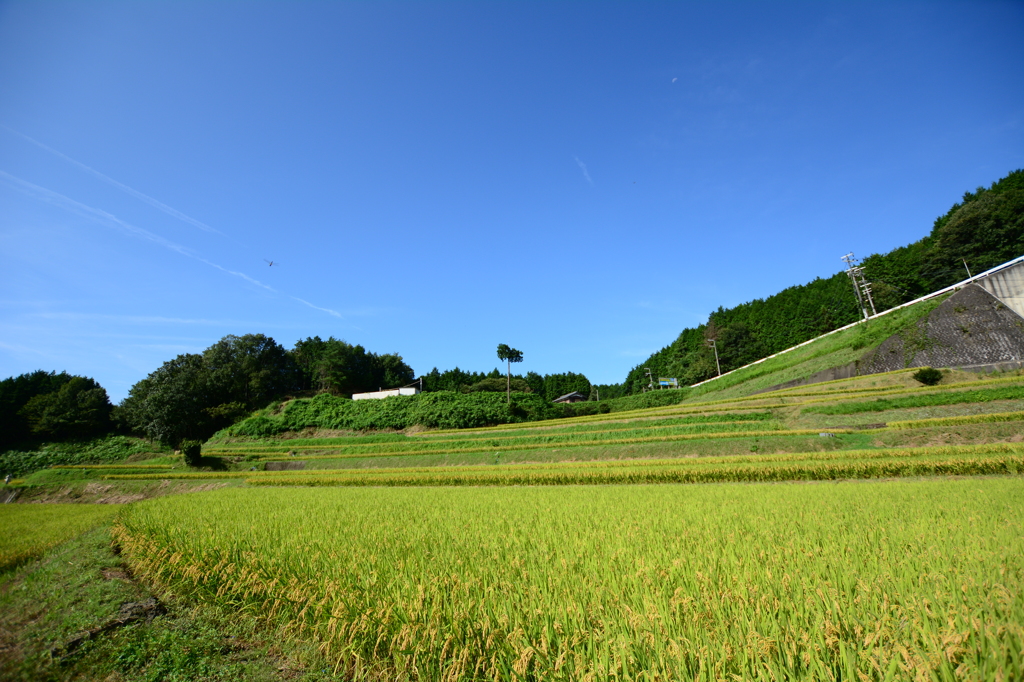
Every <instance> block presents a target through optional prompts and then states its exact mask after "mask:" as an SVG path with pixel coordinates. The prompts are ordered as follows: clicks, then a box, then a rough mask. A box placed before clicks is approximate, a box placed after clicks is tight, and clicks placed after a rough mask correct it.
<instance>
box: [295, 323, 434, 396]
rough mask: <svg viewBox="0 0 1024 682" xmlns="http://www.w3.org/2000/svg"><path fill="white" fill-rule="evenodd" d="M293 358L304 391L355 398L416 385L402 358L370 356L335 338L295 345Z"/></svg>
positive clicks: (306, 340)
mask: <svg viewBox="0 0 1024 682" xmlns="http://www.w3.org/2000/svg"><path fill="white" fill-rule="evenodd" d="M292 357H293V358H294V359H295V363H296V365H297V366H298V368H299V370H300V371H301V372H302V388H303V389H305V390H312V391H315V392H317V393H330V394H332V395H352V394H353V393H363V392H366V391H377V390H380V389H382V388H395V387H398V386H405V385H407V384H410V383H412V381H413V378H414V373H413V371H412V368H411V367H409V365H407V364H405V362H403V360H402V356H401V355H397V354H395V353H385V354H383V355H378V354H376V353H368V352H367V351H366V349H364V348H363V347H362V346H353V345H352V344H349V343H346V342H344V341H341V340H339V339H336V338H334V337H333V336H332V337H330V338H328V339H327V340H326V341H324V340H322V339H321V338H320V337H319V336H312V337H310V338H307V339H305V340H304V341H299V342H298V343H296V344H295V349H294V350H293V351H292Z"/></svg>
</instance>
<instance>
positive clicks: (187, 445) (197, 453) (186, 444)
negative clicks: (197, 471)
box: [178, 440, 203, 467]
mask: <svg viewBox="0 0 1024 682" xmlns="http://www.w3.org/2000/svg"><path fill="white" fill-rule="evenodd" d="M178 449H179V450H181V454H182V455H184V456H185V464H187V465H189V466H190V467H195V466H199V461H200V460H201V459H202V458H203V444H202V442H201V441H198V440H183V441H181V443H180V444H179V445H178Z"/></svg>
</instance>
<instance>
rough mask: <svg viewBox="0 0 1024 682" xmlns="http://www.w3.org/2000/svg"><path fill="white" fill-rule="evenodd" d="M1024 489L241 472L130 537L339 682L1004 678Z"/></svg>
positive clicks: (987, 482) (983, 483) (1017, 597)
mask: <svg viewBox="0 0 1024 682" xmlns="http://www.w3.org/2000/svg"><path fill="white" fill-rule="evenodd" d="M1022 495H1024V480H1022V479H1021V478H1019V477H1013V478H996V479H971V480H943V481H935V480H932V481H917V482H910V481H906V482H887V483H856V484H850V483H847V484H840V485H835V484H831V485H812V486H807V485H756V484H755V485H744V486H657V487H649V486H603V487H578V488H572V487H570V488H473V489H460V488H421V489H373V490H359V489H267V490H247V489H233V490H225V491H223V492H218V493H213V494H209V495H203V496H201V497H199V498H196V499H190V500H185V499H183V498H177V499H175V498H165V499H162V500H153V501H150V502H147V503H145V504H140V505H133V506H132V507H131V508H130V509H129V510H128V511H127V513H126V514H125V515H124V517H123V518H122V520H121V522H120V525H119V526H118V527H117V528H116V531H115V532H116V536H117V537H118V539H119V541H120V542H121V543H122V546H123V547H124V552H125V556H126V557H127V560H128V562H129V563H130V565H131V566H132V567H133V569H134V570H136V571H137V572H138V573H140V574H142V575H145V576H147V578H148V579H150V580H153V581H156V582H157V583H159V584H164V585H168V586H170V587H172V588H173V589H175V590H176V591H179V592H180V593H182V594H188V595H190V596H192V597H194V598H198V599H202V600H207V601H209V602H211V603H219V604H230V605H231V608H232V609H234V610H236V612H237V613H238V614H239V615H240V616H241V617H246V616H252V617H258V618H261V619H264V620H265V621H266V622H268V623H270V624H272V625H274V626H277V627H286V628H288V631H289V632H290V633H291V635H292V636H293V637H295V638H298V639H302V640H305V641H310V642H313V643H315V644H316V645H318V646H319V648H320V650H321V651H323V652H324V654H325V655H326V656H328V657H329V658H330V660H331V663H332V664H333V667H334V672H335V673H336V674H337V675H339V676H341V677H343V678H345V679H353V678H354V679H389V680H413V679H437V680H440V679H447V680H469V679H495V680H524V679H532V680H541V679H543V680H583V679H594V680H605V679H612V678H614V679H617V680H655V679H658V680H676V679H693V680H718V679H787V680H821V679H840V678H841V679H858V678H859V677H866V678H867V679H883V678H886V677H887V675H888V678H890V679H891V678H897V679H929V680H930V679H938V680H946V679H949V680H952V679H971V680H990V679H1007V680H1009V679H1016V678H1015V676H1016V675H1018V674H1019V671H1020V670H1022V669H1024V666H1022V664H1024V660H1022V657H1021V651H1022V649H1024V625H1022V624H1024V560H1022V559H1021V557H1022V556H1024V535H1022V534H1021V532H1020V529H1021V527H1022V526H1024V507H1022V506H1021V505H1020V504H1019V500H1020V499H1021V496H1022ZM254 519H259V522H258V523H254V522H253V520H254Z"/></svg>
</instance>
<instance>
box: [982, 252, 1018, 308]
mask: <svg viewBox="0 0 1024 682" xmlns="http://www.w3.org/2000/svg"><path fill="white" fill-rule="evenodd" d="M978 285H979V286H981V287H982V288H984V289H985V291H987V292H988V293H990V294H992V295H993V296H995V297H996V298H998V299H999V300H1000V301H1002V302H1003V304H1004V305H1006V306H1007V307H1008V308H1010V309H1011V310H1013V311H1014V312H1015V313H1017V314H1018V315H1020V316H1021V317H1024V263H1017V264H1016V265H1014V266H1012V267H1009V268H1006V269H1005V270H1000V271H999V272H996V273H994V274H991V275H989V276H988V277H986V278H985V279H982V280H978Z"/></svg>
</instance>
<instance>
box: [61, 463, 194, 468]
mask: <svg viewBox="0 0 1024 682" xmlns="http://www.w3.org/2000/svg"><path fill="white" fill-rule="evenodd" d="M50 468H51V469H173V468H174V465H173V464H54V465H53V466H51V467H50Z"/></svg>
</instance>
